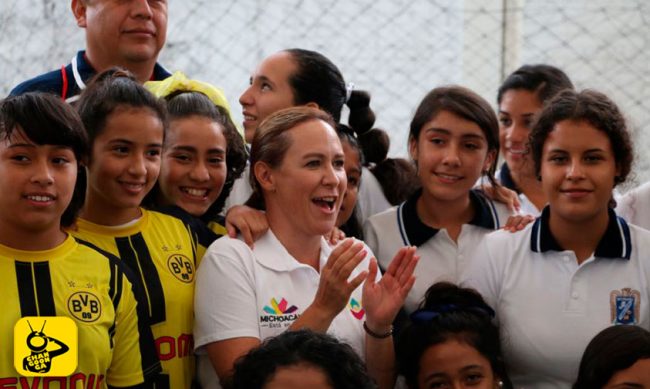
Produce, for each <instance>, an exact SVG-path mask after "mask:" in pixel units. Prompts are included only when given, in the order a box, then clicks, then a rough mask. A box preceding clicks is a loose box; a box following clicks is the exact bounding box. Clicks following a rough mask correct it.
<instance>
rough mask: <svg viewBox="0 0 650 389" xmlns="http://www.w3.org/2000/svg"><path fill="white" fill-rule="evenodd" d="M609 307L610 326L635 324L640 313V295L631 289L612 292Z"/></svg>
mask: <svg viewBox="0 0 650 389" xmlns="http://www.w3.org/2000/svg"><path fill="white" fill-rule="evenodd" d="M609 305H610V310H611V321H612V324H637V323H638V320H639V312H640V311H641V293H639V291H638V290H634V289H632V288H623V289H621V290H612V291H611V293H610V294H609Z"/></svg>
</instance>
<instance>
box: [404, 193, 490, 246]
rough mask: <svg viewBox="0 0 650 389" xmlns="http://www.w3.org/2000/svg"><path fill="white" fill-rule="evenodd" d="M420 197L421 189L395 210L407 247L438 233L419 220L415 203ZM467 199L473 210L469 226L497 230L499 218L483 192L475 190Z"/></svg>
mask: <svg viewBox="0 0 650 389" xmlns="http://www.w3.org/2000/svg"><path fill="white" fill-rule="evenodd" d="M421 195H422V189H419V190H418V191H416V192H415V193H414V194H413V195H411V197H409V199H408V200H406V201H405V202H403V203H402V204H400V205H399V207H398V208H397V224H398V226H399V231H400V235H401V236H402V241H403V242H404V244H405V245H407V246H420V245H422V244H423V243H425V242H426V241H428V240H429V239H431V238H432V237H434V236H435V235H436V234H437V233H438V231H439V230H438V229H436V228H432V227H429V226H428V225H426V224H424V223H423V222H422V220H420V217H419V216H418V212H417V202H418V199H419V198H420V196H421ZM469 198H470V201H471V202H472V205H473V206H474V210H475V212H474V217H473V218H472V220H470V222H469V224H472V225H475V226H478V227H483V228H487V229H491V230H496V229H499V228H500V225H499V217H498V216H497V211H496V208H495V207H494V204H493V203H492V201H490V200H488V199H487V198H486V197H485V195H484V194H483V192H481V191H480V190H476V189H472V190H471V191H470V192H469Z"/></svg>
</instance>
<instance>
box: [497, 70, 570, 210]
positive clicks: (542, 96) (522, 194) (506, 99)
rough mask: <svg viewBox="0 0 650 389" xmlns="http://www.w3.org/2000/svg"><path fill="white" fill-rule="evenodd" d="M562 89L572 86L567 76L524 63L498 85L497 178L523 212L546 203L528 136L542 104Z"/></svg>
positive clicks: (561, 72)
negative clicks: (512, 193)
mask: <svg viewBox="0 0 650 389" xmlns="http://www.w3.org/2000/svg"><path fill="white" fill-rule="evenodd" d="M564 89H573V84H572V83H571V80H569V77H567V75H566V74H565V73H564V72H563V71H562V70H560V69H558V68H556V67H554V66H550V65H545V64H539V65H524V66H522V67H520V68H519V69H517V70H515V71H514V72H513V73H512V74H510V75H509V76H508V77H507V78H506V79H505V81H503V84H501V86H500V87H499V92H498V94H497V104H498V105H499V139H500V143H501V156H502V157H503V159H504V163H503V165H501V168H500V169H499V171H498V173H497V179H498V180H499V183H500V184H501V185H503V186H505V187H506V188H508V189H511V190H514V191H516V192H517V194H518V195H519V201H520V202H521V209H522V211H523V212H524V213H528V214H532V215H538V214H539V212H540V210H541V209H542V208H543V207H544V205H546V202H547V199H546V196H545V195H544V191H542V190H541V186H540V183H539V180H537V177H536V175H535V172H534V166H533V162H532V159H531V158H530V148H529V145H528V136H529V135H530V130H531V127H532V124H533V122H534V120H535V116H536V115H537V114H539V112H540V111H541V110H542V106H543V105H544V103H546V102H548V101H549V100H550V99H551V98H552V97H553V96H555V95H556V94H557V93H558V92H560V91H562V90H564Z"/></svg>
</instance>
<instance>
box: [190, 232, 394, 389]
mask: <svg viewBox="0 0 650 389" xmlns="http://www.w3.org/2000/svg"><path fill="white" fill-rule="evenodd" d="M332 250H333V247H331V246H329V244H328V243H327V242H326V241H325V239H321V251H320V268H323V267H324V266H325V264H326V263H327V259H328V258H329V255H330V253H331V252H332ZM366 250H367V251H368V254H367V256H366V258H365V259H364V260H363V261H362V262H361V263H360V264H359V265H358V266H357V267H356V269H354V271H353V272H352V274H351V275H350V279H352V278H353V277H355V276H356V275H358V274H359V273H360V272H362V271H364V270H367V269H368V265H369V263H370V258H372V252H371V251H370V250H369V249H367V248H366ZM380 278H381V275H380V274H379V273H378V274H377V280H379V279H380ZM319 282H320V274H319V273H318V272H317V271H316V270H315V269H314V268H313V267H311V266H308V265H305V264H301V263H300V262H298V261H297V260H296V259H294V258H293V257H292V256H291V255H290V254H289V252H287V250H286V249H285V248H284V246H282V244H281V243H280V241H278V239H277V238H276V236H275V235H274V234H273V232H272V231H271V230H268V231H267V232H266V233H265V234H264V235H263V236H262V237H261V238H260V239H259V240H257V241H256V242H255V247H254V249H252V250H251V248H250V247H248V246H247V245H246V244H245V243H244V242H243V241H241V240H238V239H232V238H229V237H227V236H224V237H222V238H220V239H218V240H217V241H215V242H214V243H213V244H212V245H210V247H209V248H208V250H207V252H206V253H205V256H204V257H203V260H202V261H201V265H200V266H199V269H198V270H197V278H196V289H195V297H194V312H195V327H194V345H195V350H196V351H197V354H198V375H199V381H200V383H201V386H202V387H203V388H204V389H208V388H219V387H220V386H219V384H218V381H219V380H218V377H217V375H216V373H215V371H214V369H213V368H212V365H211V364H210V360H209V358H208V356H207V354H206V353H205V349H204V347H203V346H205V345H206V344H209V343H212V342H217V341H220V340H225V339H232V338H237V337H253V338H257V339H259V340H260V341H264V339H266V338H269V337H273V336H276V335H278V334H280V333H282V332H284V331H286V330H287V328H289V326H291V324H293V322H294V321H295V320H296V319H297V318H298V317H299V316H300V315H301V314H302V313H303V312H304V310H305V309H306V308H307V307H308V306H309V305H310V304H311V303H312V302H313V301H314V297H315V296H316V291H317V290H318V284H319ZM362 288H363V284H362V285H360V286H359V287H358V288H357V289H355V290H354V292H353V293H352V295H351V297H350V300H349V302H348V304H347V306H346V307H345V308H344V309H343V310H342V311H341V313H339V314H338V316H336V317H335V318H334V320H333V321H332V324H331V325H330V327H329V329H328V330H327V333H328V334H330V335H333V336H335V337H337V338H338V339H340V340H341V341H343V342H345V343H347V344H349V345H350V346H351V347H352V348H353V349H354V350H355V351H356V352H357V353H358V354H359V355H360V356H361V358H362V359H364V360H365V339H366V335H365V331H364V330H363V322H364V320H365V311H364V310H363V307H362V305H361V304H362V302H361V295H362Z"/></svg>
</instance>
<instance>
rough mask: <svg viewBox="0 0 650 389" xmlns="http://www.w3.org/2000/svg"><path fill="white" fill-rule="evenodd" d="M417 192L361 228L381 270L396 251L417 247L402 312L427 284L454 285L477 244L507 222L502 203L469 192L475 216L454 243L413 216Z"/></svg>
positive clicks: (414, 306)
mask: <svg viewBox="0 0 650 389" xmlns="http://www.w3.org/2000/svg"><path fill="white" fill-rule="evenodd" d="M421 194H422V190H418V191H417V192H416V193H414V194H413V195H412V196H411V197H410V198H409V199H408V200H406V201H405V202H404V203H402V204H400V205H399V206H397V207H394V208H391V209H389V210H388V211H385V212H382V213H380V214H378V215H375V216H373V217H371V218H370V219H369V220H368V222H367V223H366V224H365V225H364V239H365V241H366V244H367V245H368V246H369V247H370V249H371V250H372V251H373V252H374V253H375V255H376V258H377V260H378V261H379V264H380V266H381V267H382V268H383V269H386V267H387V266H388V265H389V264H390V261H392V259H393V256H394V255H395V253H397V250H399V248H401V247H404V246H417V254H418V255H419V256H420V261H419V262H418V264H417V268H416V269H415V285H413V288H412V289H411V291H410V293H409V295H408V296H407V297H406V301H405V303H404V309H405V310H406V312H407V313H411V312H413V311H415V310H416V309H417V307H418V305H419V304H420V302H421V301H422V299H423V298H424V294H425V292H426V291H427V289H429V287H430V286H431V285H433V284H434V283H436V282H439V281H448V282H452V283H457V282H458V280H459V277H460V275H461V273H462V272H463V270H464V269H465V268H466V267H467V265H468V264H469V261H470V260H472V258H473V257H474V251H475V250H476V247H477V245H478V242H479V241H480V240H481V239H482V238H483V237H484V236H485V235H486V234H488V233H490V232H492V231H494V230H496V229H499V228H500V227H501V226H502V224H504V223H505V222H506V221H507V219H508V215H509V212H508V209H507V207H506V206H505V205H504V204H501V203H496V202H493V201H491V200H489V199H488V198H487V197H485V195H484V194H483V193H482V192H481V191H479V190H472V191H470V199H471V201H472V204H473V205H474V208H475V210H476V213H475V215H474V218H473V219H472V220H471V221H470V222H469V224H465V225H463V226H462V229H461V232H460V235H458V243H456V242H454V241H453V240H452V239H451V238H450V237H449V234H448V233H447V230H446V229H441V230H438V229H435V228H431V227H429V226H427V225H426V224H424V223H423V222H422V221H421V220H420V217H419V216H418V213H417V208H416V205H417V200H418V199H419V198H420V196H421Z"/></svg>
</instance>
